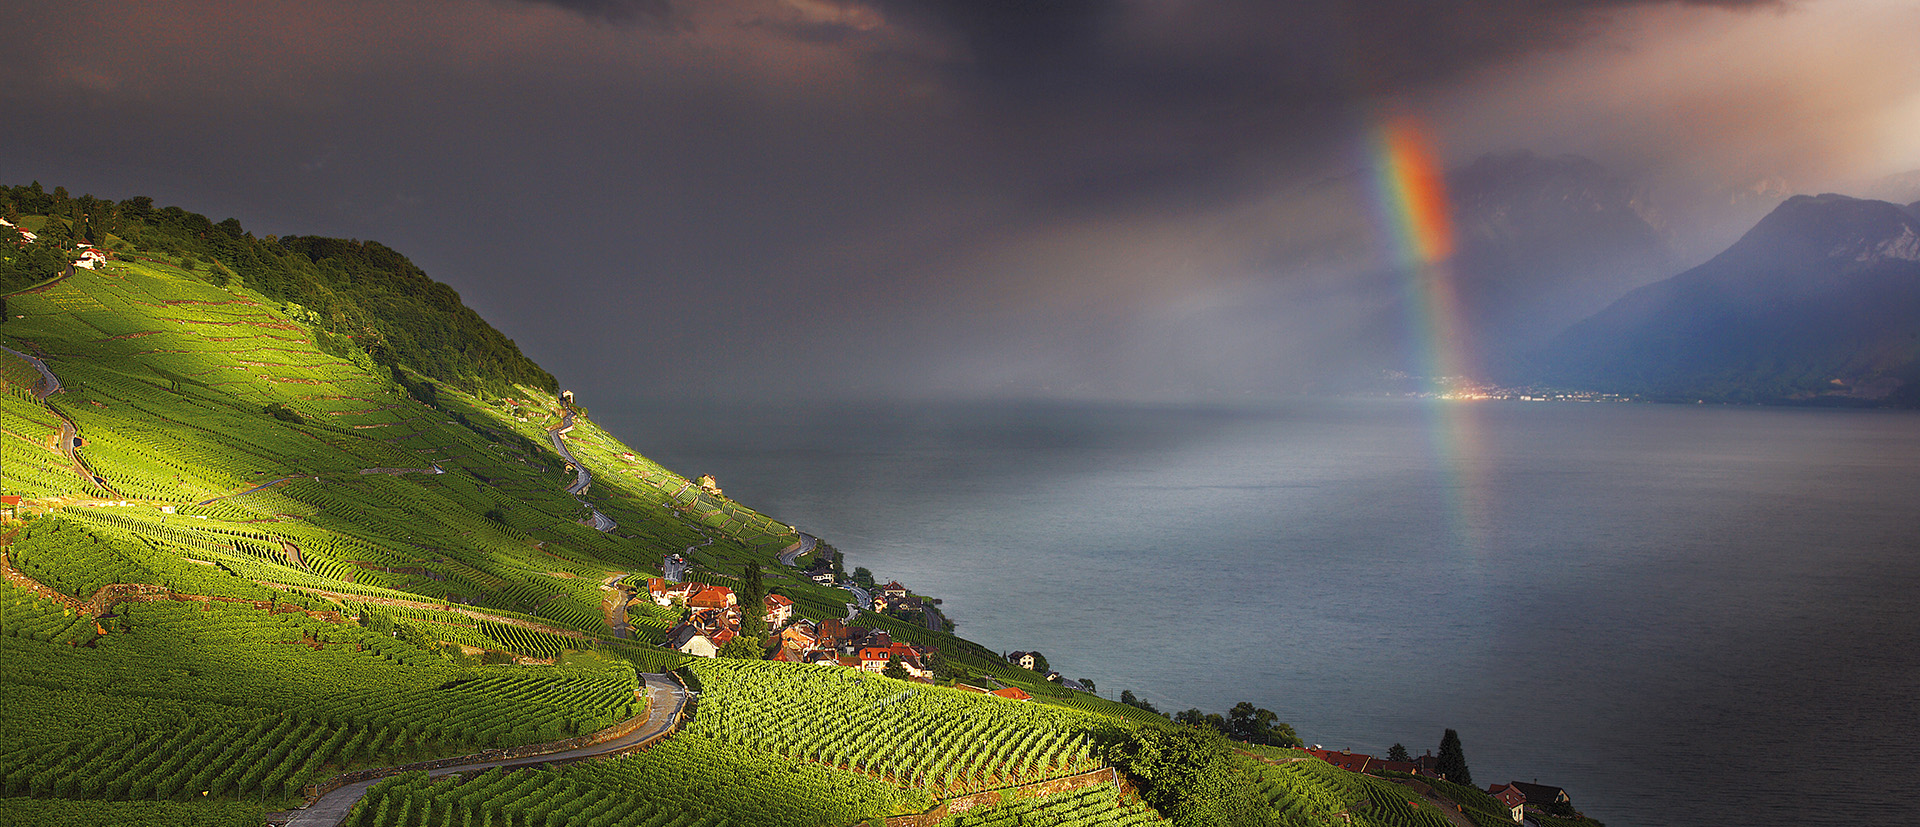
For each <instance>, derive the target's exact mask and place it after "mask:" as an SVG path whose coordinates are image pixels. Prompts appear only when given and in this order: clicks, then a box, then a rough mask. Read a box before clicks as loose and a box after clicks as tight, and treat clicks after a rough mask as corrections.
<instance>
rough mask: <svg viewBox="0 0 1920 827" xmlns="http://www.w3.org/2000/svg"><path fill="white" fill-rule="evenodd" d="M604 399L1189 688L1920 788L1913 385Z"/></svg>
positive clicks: (1513, 750)
mask: <svg viewBox="0 0 1920 827" xmlns="http://www.w3.org/2000/svg"><path fill="white" fill-rule="evenodd" d="M595 407H596V411H599V413H598V414H597V418H598V419H599V420H600V421H601V422H602V424H604V425H605V426H607V427H608V428H609V429H611V430H612V431H613V432H614V433H616V434H618V435H620V436H621V437H622V438H624V439H626V440H627V442H628V443H629V444H631V445H633V446H634V447H635V448H636V449H637V450H640V451H642V452H644V453H647V454H649V455H650V456H652V457H654V458H655V459H657V460H660V461H661V462H663V463H664V464H666V465H667V466H668V467H670V468H673V469H675V470H677V471H679V472H681V473H683V474H687V475H693V474H699V473H707V472H711V473H714V474H716V475H718V477H719V479H720V482H721V484H722V485H724V486H725V487H726V489H727V492H728V494H729V495H730V496H733V497H735V498H736V499H738V500H740V501H741V502H744V503H747V504H750V505H752V506H754V507H755V508H758V509H760V510H762V511H764V512H766V513H769V514H771V515H773V516H775V517H778V518H780V519H783V520H786V521H788V522H791V523H793V524H795V525H798V526H799V527H801V528H802V529H803V530H806V531H808V532H811V533H814V534H817V535H819V536H821V537H823V538H825V539H827V540H828V541H829V542H832V543H834V544H835V545H836V546H837V547H839V548H840V549H841V550H842V551H843V552H845V553H846V554H847V557H848V565H849V566H854V565H860V566H866V567H867V568H869V569H872V570H873V571H874V572H875V574H876V575H878V576H879V577H881V578H882V579H889V578H897V579H899V580H901V581H902V582H905V583H906V584H908V585H909V586H911V587H912V588H914V589H915V590H916V591H919V592H922V593H926V594H931V595H934V596H938V597H941V598H944V599H945V605H944V609H945V610H946V613H947V614H948V615H949V616H950V617H951V618H953V619H954V620H955V621H957V622H958V624H959V630H960V632H961V633H962V634H964V635H966V636H967V637H970V638H972V639H974V640H977V641H980V642H981V643H984V644H985V645H987V646H990V647H995V648H999V649H1003V650H1012V649H1039V650H1041V651H1043V652H1045V653H1046V655H1047V657H1048V659H1049V660H1050V661H1051V662H1052V665H1053V667H1054V668H1055V669H1059V670H1061V671H1063V672H1065V673H1066V674H1067V675H1068V676H1070V677H1083V676H1084V677H1088V678H1092V679H1093V680H1094V681H1095V682H1096V683H1097V685H1098V686H1099V688H1100V690H1101V692H1102V694H1104V695H1107V696H1109V697H1113V696H1115V695H1117V694H1118V693H1119V691H1120V690H1122V689H1131V690H1133V691H1134V692H1135V693H1136V694H1137V695H1140V696H1141V697H1143V698H1146V699H1148V700H1150V701H1152V702H1153V703H1155V704H1157V705H1158V706H1160V707H1161V708H1162V709H1163V710H1168V711H1173V710H1179V709H1186V708H1188V707H1199V708H1201V709H1205V710H1208V711H1222V712H1223V711H1225V709H1226V708H1227V707H1229V706H1231V705H1232V704H1233V703H1235V702H1237V701H1240V700H1248V701H1252V702H1254V703H1255V704H1257V705H1259V706H1264V707H1267V708H1270V709H1273V710H1274V711H1276V712H1278V713H1280V716H1281V718H1282V719H1283V720H1287V721H1290V722H1291V723H1292V724H1293V725H1294V726H1295V728H1296V729H1297V730H1298V731H1299V732H1300V734H1301V736H1302V737H1304V738H1305V739H1306V740H1307V741H1308V742H1309V743H1320V744H1324V745H1327V746H1329V747H1336V748H1337V747H1347V748H1352V749H1354V750H1355V751H1363V752H1371V753H1374V754H1383V753H1384V752H1385V751H1386V749H1387V747H1388V746H1389V745H1390V744H1393V743H1395V742H1400V743H1403V744H1405V745H1406V746H1407V747H1408V748H1409V749H1411V750H1412V751H1413V752H1414V754H1416V755H1418V754H1419V753H1420V752H1421V751H1423V750H1428V749H1437V746H1438V744H1439V741H1440V736H1441V731H1442V730H1443V729H1445V728H1448V727H1451V728H1454V729H1457V730H1459V731H1460V735H1461V739H1462V741H1463V743H1464V745H1465V748H1466V753H1467V758H1468V761H1469V764H1470V766H1471V768H1472V770H1473V779H1474V781H1475V782H1476V783H1478V784H1479V785H1480V786H1481V787H1485V786H1486V785H1488V784H1490V783H1497V782H1506V781H1510V780H1521V781H1529V780H1534V779H1538V780H1539V781H1541V782H1543V783H1551V784H1557V785H1560V786H1564V787H1566V788H1567V789H1568V791H1569V792H1570V793H1571V795H1572V796H1573V799H1574V803H1575V805H1576V806H1578V807H1580V808H1581V809H1583V810H1585V811H1586V812H1587V813H1588V814H1589V815H1592V816H1594V817H1596V818H1599V819H1601V820H1603V821H1605V822H1607V823H1608V824H1609V825H1613V826H1614V827H1622V826H1623V825H1624V826H1626V827H1640V826H1645V825H1723V824H1800V825H1816V824H1861V823H1917V822H1920V807H1916V806H1915V805H1914V804H1913V803H1911V796H1912V793H1911V791H1910V786H1911V782H1912V781H1913V780H1914V778H1915V777H1916V776H1915V773H1914V770H1913V766H1914V764H1913V763H1912V760H1913V756H1914V754H1915V752H1914V748H1915V747H1916V746H1920V692H1916V686H1920V602H1917V600H1920V589H1917V588H1916V587H1920V539H1917V538H1920V416H1917V415H1914V414H1910V413H1891V412H1863V411H1830V410H1792V409H1754V408H1722V407H1699V406H1660V405H1621V404H1613V405H1595V404H1527V403H1479V404H1455V405H1452V406H1450V407H1434V406H1432V405H1429V404H1427V403H1420V402H1413V401H1347V402H1323V403H1300V404H1292V405H1282V406H1273V407H1259V408H1251V407H1250V408H1208V409H1188V408H1166V407H1125V406H1106V405H1082V404H1040V403H1004V404H983V403H970V404H918V405H887V406H877V407H858V408H856V407H841V408H825V407H823V408H817V409H780V410H771V409H741V408H731V409H729V408H717V407H716V408H695V409H690V408H685V407H678V406H664V405H648V404H645V403H631V404H628V403H621V402H617V401H603V402H602V403H601V404H598V405H596V406H595Z"/></svg>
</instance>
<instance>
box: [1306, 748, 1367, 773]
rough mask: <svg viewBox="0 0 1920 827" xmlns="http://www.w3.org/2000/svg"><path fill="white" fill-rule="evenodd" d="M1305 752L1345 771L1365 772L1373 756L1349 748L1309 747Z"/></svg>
mask: <svg viewBox="0 0 1920 827" xmlns="http://www.w3.org/2000/svg"><path fill="white" fill-rule="evenodd" d="M1306 753H1307V754H1308V755H1311V756H1313V757H1315V758H1318V759H1320V760H1322V761H1325V762H1327V763H1329V764H1332V765H1334V766H1336V767H1339V768H1340V769H1343V770H1346V771H1347V772H1366V771H1367V765H1368V764H1371V763H1373V756H1371V755H1366V754H1363V753H1358V752H1353V751H1351V750H1344V749H1343V750H1340V751H1339V752H1335V751H1333V750H1330V749H1310V750H1306Z"/></svg>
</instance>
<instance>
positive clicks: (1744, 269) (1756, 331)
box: [1538, 194, 1920, 404]
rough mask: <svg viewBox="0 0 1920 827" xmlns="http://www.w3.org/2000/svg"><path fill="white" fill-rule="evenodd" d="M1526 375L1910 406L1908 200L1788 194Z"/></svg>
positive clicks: (1915, 352)
mask: <svg viewBox="0 0 1920 827" xmlns="http://www.w3.org/2000/svg"><path fill="white" fill-rule="evenodd" d="M1538 378H1540V379H1542V380H1544V381H1547V382H1551V383H1555V384H1561V385H1568V386H1577V387H1583V388H1591V389H1595V390H1605V391H1615V392H1628V393H1638V394H1644V395H1648V396H1651V397H1654V398H1671V399H1685V398H1695V399H1712V400H1723V401H1754V402H1764V401H1772V402H1782V401H1809V400H1819V399H1830V400H1853V401H1863V402H1864V401H1876V402H1884V403H1891V404H1912V403H1913V402H1915V401H1916V399H1915V398H1914V394H1913V391H1912V388H1913V387H1914V384H1913V383H1914V382H1915V380H1917V379H1920V207H1917V206H1916V205H1901V204H1895V203H1890V202H1885V201H1873V200H1867V199H1859V198H1852V197H1849V196H1844V195H1836V194H1825V195H1819V196H1806V195H1800V196H1794V197H1792V198H1789V199H1788V200H1787V201H1785V202H1784V203H1782V204H1781V205H1780V206H1779V207H1777V208H1775V209H1774V210H1773V212H1771V213H1770V214H1768V215H1767V217H1766V218H1764V219H1762V220H1761V221H1760V222H1759V223H1758V224H1756V225H1755V226H1754V227H1753V229H1752V230H1751V231H1749V232H1748V233H1747V234H1746V235H1745V236H1743V237H1742V238H1741V239H1740V240H1739V241H1738V242H1736V243H1735V244H1734V245H1733V246H1731V247H1729V248H1728V249H1727V250H1726V251H1724V252H1722V253H1721V254H1720V255H1718V256H1715V257H1714V258H1713V259H1711V260H1709V261H1707V262H1706V263H1704V264H1702V265H1700V266H1698V267H1695V268H1693V269H1691V270H1688V271H1686V272H1684V273H1681V274H1679V275H1677V276H1674V277H1673V278H1670V279H1667V280H1665V281H1661V282H1658V283H1656V284H1652V285H1648V286H1646V287H1642V288H1640V289H1638V290H1635V291H1633V292H1631V293H1629V294H1627V295H1626V296H1625V297H1622V298H1621V299H1620V300H1619V301H1617V302H1615V303H1614V304H1613V305H1611V306H1609V307H1608V308H1606V309H1605V310H1603V311H1601V312H1600V313H1598V314H1595V315H1594V316H1593V317H1591V318H1589V319H1587V320H1585V321H1582V322H1580V323H1579V324H1577V325H1574V326H1573V327H1572V328H1570V329H1569V330H1567V331H1566V332H1565V333H1563V334H1561V335H1560V336H1559V337H1557V338H1556V339H1555V340H1554V342H1553V343H1552V345H1551V346H1550V347H1549V348H1548V349H1547V351H1546V352H1545V354H1544V356H1543V357H1542V361H1541V364H1540V369H1539V374H1538Z"/></svg>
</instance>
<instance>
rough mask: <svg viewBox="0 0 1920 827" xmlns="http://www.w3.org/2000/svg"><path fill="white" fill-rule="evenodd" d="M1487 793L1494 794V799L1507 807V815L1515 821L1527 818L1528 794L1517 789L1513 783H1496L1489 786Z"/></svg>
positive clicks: (1518, 821)
mask: <svg viewBox="0 0 1920 827" xmlns="http://www.w3.org/2000/svg"><path fill="white" fill-rule="evenodd" d="M1487 795H1490V796H1493V800H1495V801H1498V802H1500V806H1502V807H1505V808H1507V810H1508V813H1507V815H1508V817H1510V818H1512V819H1513V823H1515V824H1519V823H1520V822H1522V821H1525V820H1526V818H1527V794H1526V793H1523V792H1521V791H1520V790H1518V789H1516V788H1515V787H1514V786H1513V785H1512V784H1495V785H1493V786H1491V787H1488V788H1487Z"/></svg>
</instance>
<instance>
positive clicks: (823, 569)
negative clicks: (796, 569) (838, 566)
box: [801, 558, 836, 586]
mask: <svg viewBox="0 0 1920 827" xmlns="http://www.w3.org/2000/svg"><path fill="white" fill-rule="evenodd" d="M801 574H804V575H806V576H807V578H808V579H810V580H812V581H813V582H815V583H819V584H820V585H822V586H831V585H833V581H834V580H835V579H836V578H835V577H834V574H833V564H832V563H829V562H827V561H826V560H824V559H819V558H816V559H815V560H814V561H813V565H811V566H808V567H807V570H806V571H804V572H801Z"/></svg>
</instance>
